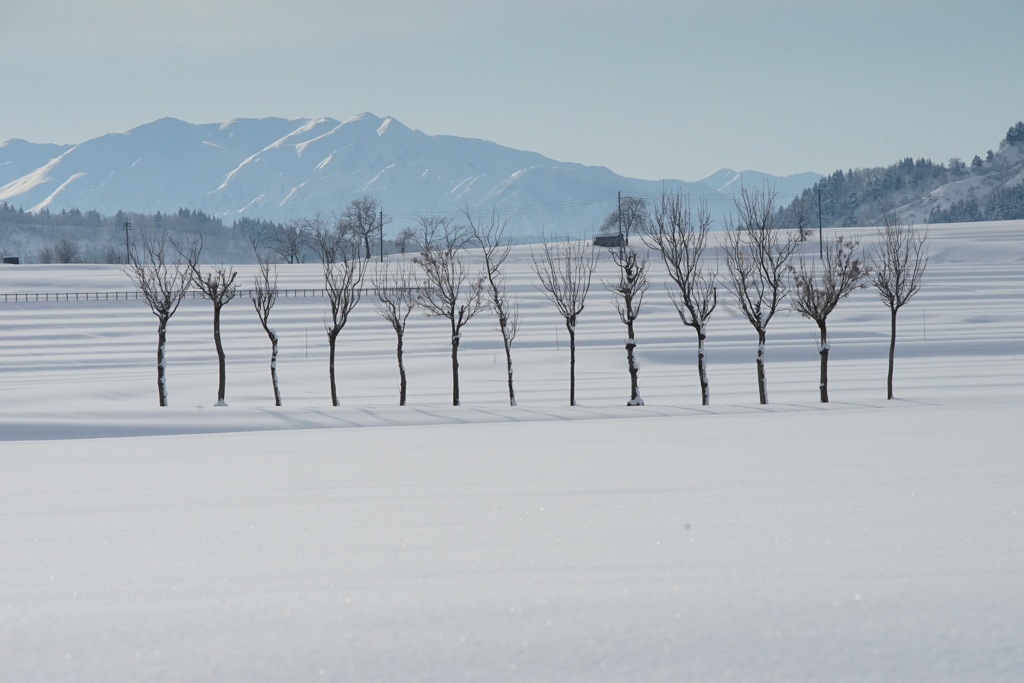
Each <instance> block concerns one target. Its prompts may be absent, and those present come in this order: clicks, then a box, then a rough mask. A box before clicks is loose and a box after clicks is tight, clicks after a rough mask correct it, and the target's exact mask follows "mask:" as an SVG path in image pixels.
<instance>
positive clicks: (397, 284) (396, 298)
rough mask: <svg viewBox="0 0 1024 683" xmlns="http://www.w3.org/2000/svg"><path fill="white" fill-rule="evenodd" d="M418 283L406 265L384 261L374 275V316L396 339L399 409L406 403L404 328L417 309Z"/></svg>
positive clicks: (409, 266) (410, 267)
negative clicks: (387, 325) (380, 320)
mask: <svg viewBox="0 0 1024 683" xmlns="http://www.w3.org/2000/svg"><path fill="white" fill-rule="evenodd" d="M417 288H418V282H417V280H416V270H415V268H414V266H413V265H412V264H410V263H406V262H391V261H385V262H384V263H382V264H380V267H379V268H377V270H376V271H374V274H373V292H374V294H376V295H377V301H376V302H375V303H374V305H375V306H376V308H377V312H378V313H380V315H381V317H382V318H384V319H385V320H386V321H388V323H389V324H390V325H391V328H392V329H393V330H394V331H395V336H396V337H397V338H398V342H397V348H396V351H395V354H396V356H397V358H398V405H400V406H404V405H405V399H406V387H407V382H406V376H405V362H404V360H403V352H404V348H405V325H406V322H407V321H408V320H409V314H410V313H412V311H413V309H414V308H416V301H417V299H416V297H417Z"/></svg>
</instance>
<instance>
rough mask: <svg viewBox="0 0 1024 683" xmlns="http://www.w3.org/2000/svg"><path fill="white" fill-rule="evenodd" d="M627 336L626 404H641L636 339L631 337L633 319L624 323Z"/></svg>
mask: <svg viewBox="0 0 1024 683" xmlns="http://www.w3.org/2000/svg"><path fill="white" fill-rule="evenodd" d="M626 330H627V332H628V334H629V338H628V339H627V340H626V363H627V364H628V365H629V402H628V403H626V405H627V406H642V405H643V404H644V400H643V399H642V398H640V364H639V363H638V362H637V360H636V353H635V352H634V350H635V349H636V339H635V338H634V337H633V321H632V320H630V321H629V322H628V323H626Z"/></svg>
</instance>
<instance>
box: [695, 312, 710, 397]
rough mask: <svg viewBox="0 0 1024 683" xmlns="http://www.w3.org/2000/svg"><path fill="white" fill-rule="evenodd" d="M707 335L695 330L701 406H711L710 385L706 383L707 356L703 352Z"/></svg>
mask: <svg viewBox="0 0 1024 683" xmlns="http://www.w3.org/2000/svg"><path fill="white" fill-rule="evenodd" d="M705 339H707V335H705V334H704V331H703V330H700V329H698V330H697V375H698V377H699V378H700V402H701V405H705V406H706V405H711V385H710V384H709V383H708V367H707V356H706V354H705V351H704V340H705Z"/></svg>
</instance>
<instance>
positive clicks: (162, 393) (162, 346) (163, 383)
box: [156, 317, 167, 408]
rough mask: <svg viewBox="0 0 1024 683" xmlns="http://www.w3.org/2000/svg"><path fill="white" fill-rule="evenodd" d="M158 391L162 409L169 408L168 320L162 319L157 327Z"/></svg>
mask: <svg viewBox="0 0 1024 683" xmlns="http://www.w3.org/2000/svg"><path fill="white" fill-rule="evenodd" d="M156 334H157V342H156V391H157V397H158V399H159V401H160V407H161V408H165V407H167V318H163V317H161V318H160V319H159V324H158V327H157V333H156Z"/></svg>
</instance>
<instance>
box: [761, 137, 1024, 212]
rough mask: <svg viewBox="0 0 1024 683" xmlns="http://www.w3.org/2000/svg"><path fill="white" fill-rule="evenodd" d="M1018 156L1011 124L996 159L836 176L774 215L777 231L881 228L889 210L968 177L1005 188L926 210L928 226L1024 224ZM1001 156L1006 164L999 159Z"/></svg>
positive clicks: (901, 165)
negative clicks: (827, 228)
mask: <svg viewBox="0 0 1024 683" xmlns="http://www.w3.org/2000/svg"><path fill="white" fill-rule="evenodd" d="M1022 150H1024V122H1017V123H1016V124H1014V125H1013V126H1011V127H1010V129H1009V130H1008V131H1007V133H1006V137H1005V138H1003V140H1002V141H1001V142H1000V144H999V152H1007V154H1005V155H1000V154H997V153H996V152H994V151H993V150H988V151H987V152H986V153H985V155H984V157H983V156H981V155H975V156H974V158H973V159H972V160H971V161H970V163H967V162H965V161H963V160H961V159H958V158H953V159H950V160H949V161H947V162H946V163H935V162H933V161H932V160H931V159H913V158H911V157H906V158H904V159H902V160H900V161H898V162H896V163H895V164H892V165H890V166H884V167H878V168H858V169H849V170H847V171H843V170H841V169H840V170H837V171H835V172H834V173H832V174H830V175H827V176H825V177H823V178H821V179H820V180H819V181H818V182H816V183H815V184H814V185H813V186H812V187H810V188H807V189H806V190H804V191H803V192H802V193H801V194H800V196H799V197H797V198H796V199H794V200H793V201H792V202H791V203H790V204H789V205H788V206H786V207H782V208H780V209H779V216H778V221H779V223H780V225H782V226H784V227H786V228H791V229H794V230H800V229H804V230H807V229H809V228H810V227H812V226H813V227H817V225H818V221H819V217H820V220H821V223H822V224H823V225H824V226H826V227H853V226H858V225H882V224H884V220H885V215H886V214H887V213H891V211H892V208H893V207H896V206H901V205H903V204H905V203H907V202H910V201H912V200H914V199H917V198H920V197H923V196H925V195H927V194H928V193H929V192H931V191H932V190H935V189H936V188H938V187H941V186H942V185H945V184H947V183H951V182H956V181H958V180H964V179H966V178H970V177H973V176H976V177H984V178H986V179H989V182H992V183H998V184H1005V186H1002V187H997V188H996V189H994V190H993V191H992V192H990V193H989V194H987V195H986V196H985V197H983V198H982V199H980V200H979V199H978V198H976V197H965V198H964V199H960V200H957V201H956V202H953V203H952V205H950V206H948V207H945V208H935V209H932V210H931V211H930V213H929V216H928V222H929V223H959V222H970V221H995V220H1019V219H1024V182H1018V181H1017V180H1016V178H1019V174H1020V172H1021V169H1022V164H1021V161H1022V159H1021V154H1022ZM1003 156H1005V157H1006V158H1003Z"/></svg>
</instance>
